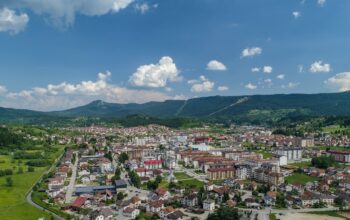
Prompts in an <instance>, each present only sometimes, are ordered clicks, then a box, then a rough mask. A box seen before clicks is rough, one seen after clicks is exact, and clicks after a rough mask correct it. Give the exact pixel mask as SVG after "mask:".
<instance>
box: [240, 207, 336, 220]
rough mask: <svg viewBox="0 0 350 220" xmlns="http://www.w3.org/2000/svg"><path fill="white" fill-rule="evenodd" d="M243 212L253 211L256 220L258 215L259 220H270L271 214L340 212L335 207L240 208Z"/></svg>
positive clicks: (252, 215)
mask: <svg viewBox="0 0 350 220" xmlns="http://www.w3.org/2000/svg"><path fill="white" fill-rule="evenodd" d="M238 209H239V210H241V211H252V214H251V218H252V219H254V217H255V215H256V214H258V219H259V220H268V219H269V215H270V214H271V213H274V214H277V215H278V214H281V215H285V214H288V213H307V212H323V211H337V210H339V209H338V208H335V207H327V208H320V209H314V208H305V209H271V208H266V209H261V210H256V209H244V208H238Z"/></svg>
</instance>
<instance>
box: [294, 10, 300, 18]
mask: <svg viewBox="0 0 350 220" xmlns="http://www.w3.org/2000/svg"><path fill="white" fill-rule="evenodd" d="M292 15H293V17H294V18H295V19H298V18H299V17H300V16H301V13H300V11H293V12H292Z"/></svg>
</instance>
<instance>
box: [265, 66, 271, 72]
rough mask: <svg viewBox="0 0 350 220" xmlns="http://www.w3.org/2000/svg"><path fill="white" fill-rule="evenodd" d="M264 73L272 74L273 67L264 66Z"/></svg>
mask: <svg viewBox="0 0 350 220" xmlns="http://www.w3.org/2000/svg"><path fill="white" fill-rule="evenodd" d="M263 72H264V73H272V66H264V67H263Z"/></svg>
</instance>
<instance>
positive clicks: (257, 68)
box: [251, 67, 260, 73]
mask: <svg viewBox="0 0 350 220" xmlns="http://www.w3.org/2000/svg"><path fill="white" fill-rule="evenodd" d="M251 71H252V72H253V73H256V72H260V68H259V67H253V68H252V69H251Z"/></svg>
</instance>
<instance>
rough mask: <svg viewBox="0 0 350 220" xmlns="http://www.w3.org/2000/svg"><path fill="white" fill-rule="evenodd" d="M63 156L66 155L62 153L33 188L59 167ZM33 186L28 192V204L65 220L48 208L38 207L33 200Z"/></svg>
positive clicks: (59, 219) (60, 219)
mask: <svg viewBox="0 0 350 220" xmlns="http://www.w3.org/2000/svg"><path fill="white" fill-rule="evenodd" d="M63 155H64V153H62V154H61V156H59V157H58V158H56V160H55V162H54V163H53V165H52V166H51V167H50V169H49V170H48V171H46V172H45V173H43V175H42V176H41V177H40V178H39V180H38V181H37V182H35V183H34V184H33V186H34V185H36V184H37V183H39V182H40V181H42V179H43V176H44V175H45V174H47V173H49V172H50V171H51V170H52V169H53V168H55V167H56V166H57V163H58V161H59V160H60V159H61V158H62V156H63ZM33 186H32V187H31V188H30V190H29V192H28V193H27V195H26V200H27V202H28V203H29V204H30V205H32V206H34V207H35V208H37V209H39V210H43V211H45V212H47V213H49V214H50V215H52V216H53V217H55V218H56V219H58V220H64V219H63V218H61V217H60V216H58V215H56V214H55V213H53V212H51V211H50V210H48V209H46V208H44V207H41V206H39V205H37V204H36V203H35V202H33V200H32V193H33Z"/></svg>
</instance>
